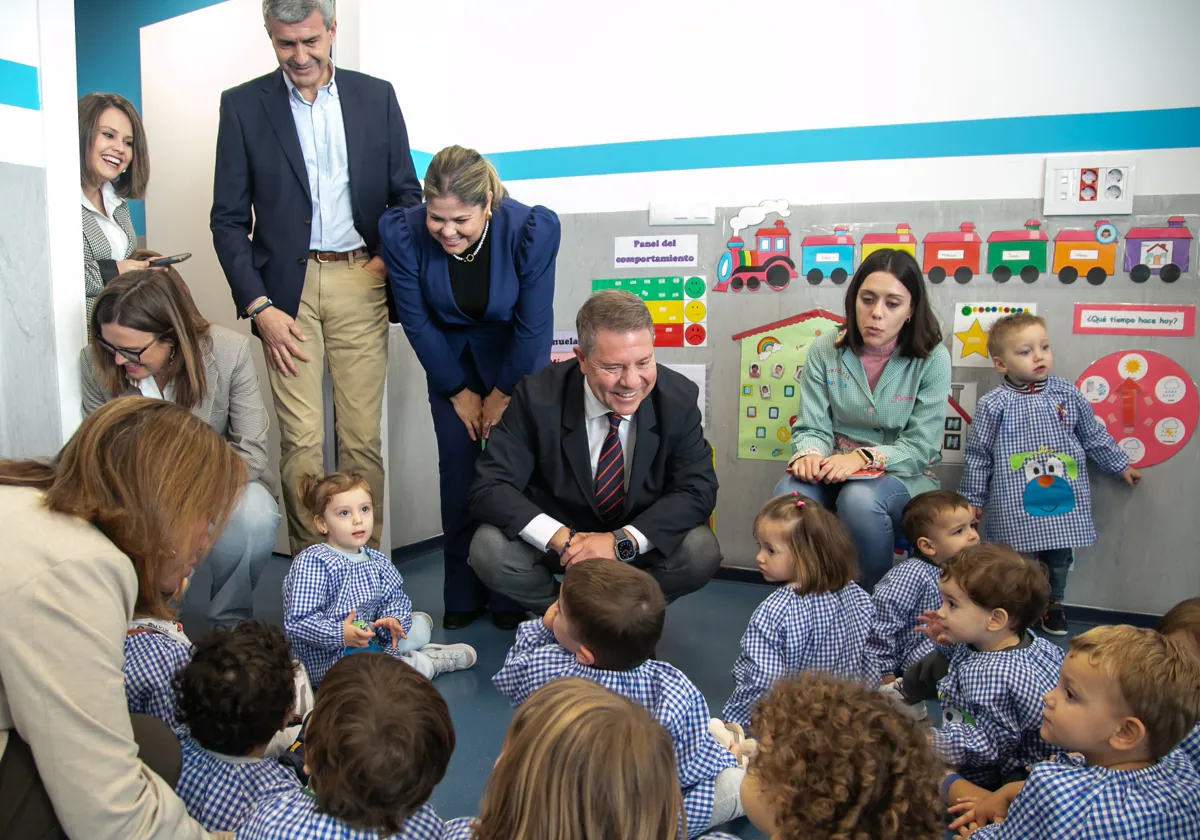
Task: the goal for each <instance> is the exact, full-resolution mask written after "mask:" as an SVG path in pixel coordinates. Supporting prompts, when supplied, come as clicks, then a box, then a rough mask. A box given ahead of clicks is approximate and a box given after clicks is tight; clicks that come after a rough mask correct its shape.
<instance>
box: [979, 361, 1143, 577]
mask: <svg viewBox="0 0 1200 840" xmlns="http://www.w3.org/2000/svg"><path fill="white" fill-rule="evenodd" d="M1035 387H1036V386H1035ZM964 458H965V460H966V466H965V467H964V469H963V477H962V483H961V484H960V485H959V488H958V490H959V492H960V493H962V495H963V496H965V497H966V499H967V501H968V502H970V503H971V504H972V505H975V506H976V507H984V506H985V505H986V506H987V509H988V515H987V538H988V541H989V542H1000V543H1004V544H1005V545H1009V546H1012V547H1013V548H1015V549H1016V550H1017V551H1022V552H1025V553H1029V554H1032V553H1036V552H1039V551H1052V550H1054V549H1058V548H1078V547H1080V546H1087V545H1091V544H1092V543H1094V542H1095V541H1096V525H1095V523H1094V522H1093V521H1092V491H1091V487H1090V486H1089V484H1088V470H1087V466H1088V459H1089V458H1090V459H1091V460H1093V461H1095V462H1096V465H1097V466H1098V467H1100V469H1102V470H1104V471H1105V472H1107V473H1111V474H1112V475H1120V474H1121V473H1122V472H1124V471H1125V470H1126V469H1127V468H1128V467H1129V456H1128V455H1126V454H1125V453H1124V452H1123V451H1122V450H1121V448H1120V447H1119V446H1117V443H1116V441H1114V440H1113V437H1112V435H1110V434H1109V433H1108V430H1107V429H1106V428H1105V427H1104V425H1103V424H1102V423H1100V422H1099V421H1098V420H1097V418H1096V415H1095V413H1094V412H1093V411H1092V406H1091V403H1089V402H1088V401H1087V400H1086V399H1084V397H1083V394H1081V393H1079V391H1078V390H1076V388H1075V386H1074V385H1072V384H1071V383H1070V382H1068V381H1067V380H1065V379H1061V378H1060V377H1057V376H1051V377H1049V378H1048V379H1047V380H1046V385H1045V387H1044V388H1043V389H1042V390H1040V391H1036V392H1030V391H1028V390H1017V389H1016V388H1015V387H1014V386H1012V385H1010V384H1008V383H1006V384H1005V385H1003V386H1001V387H999V388H994V389H992V390H991V391H988V392H987V393H986V394H984V396H983V398H982V399H981V400H980V401H979V404H978V405H977V406H976V408H975V418H974V420H973V421H972V423H971V428H970V431H969V432H968V433H967V445H966V450H965V452H964Z"/></svg>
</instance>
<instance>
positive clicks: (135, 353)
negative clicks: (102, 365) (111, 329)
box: [96, 328, 171, 365]
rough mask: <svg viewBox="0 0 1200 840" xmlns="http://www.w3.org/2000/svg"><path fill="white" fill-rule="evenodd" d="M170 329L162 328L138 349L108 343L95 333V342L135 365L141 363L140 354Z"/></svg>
mask: <svg viewBox="0 0 1200 840" xmlns="http://www.w3.org/2000/svg"><path fill="white" fill-rule="evenodd" d="M170 331H171V330H170V328H168V329H165V330H163V331H162V332H160V333H159V334H158V335H156V336H154V338H153V339H152V340H151V341H150V343H149V344H147V345H146V346H145V347H142V348H140V349H138V350H134V349H132V348H128V347H117V346H116V345H114V344H109V343H108V342H107V341H105V340H104V339H103V338H101V337H100V336H99V334H97V335H96V343H97V344H99V345H100V346H101V347H103V348H104V349H105V350H107V351H108V352H109V353H113V354H116V355H120V356H121V358H123V359H125V361H127V362H133V363H134V364H135V365H140V364H141V363H142V354H143V353H145V352H146V351H147V350H149V349H150V348H151V347H153V346H154V345H155V344H157V343H158V341H159V339H160V338H162V337H163V336H164V335H166V334H167V333H169V332H170Z"/></svg>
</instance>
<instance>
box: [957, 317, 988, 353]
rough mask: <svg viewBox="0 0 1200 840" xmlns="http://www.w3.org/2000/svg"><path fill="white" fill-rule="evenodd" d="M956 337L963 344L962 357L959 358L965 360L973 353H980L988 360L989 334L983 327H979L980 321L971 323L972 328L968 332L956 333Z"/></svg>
mask: <svg viewBox="0 0 1200 840" xmlns="http://www.w3.org/2000/svg"><path fill="white" fill-rule="evenodd" d="M954 337H955V338H957V339H958V340H959V341H961V342H962V346H963V347H962V356H960V357H959V358H962V359H965V358H967V356H970V355H971V354H972V353H978V354H979V355H980V356H983V358H985V359H986V358H987V357H988V354H987V332H985V331H984V329H983V327H981V326H979V319H978V318H976V319H975V320H974V321H972V322H971V326H970V328H969V329H967V331H966V332H956V333H955V334H954Z"/></svg>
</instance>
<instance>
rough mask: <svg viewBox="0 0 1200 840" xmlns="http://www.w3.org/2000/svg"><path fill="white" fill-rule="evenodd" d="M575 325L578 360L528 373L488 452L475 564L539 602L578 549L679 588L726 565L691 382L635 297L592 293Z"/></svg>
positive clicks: (546, 601)
mask: <svg viewBox="0 0 1200 840" xmlns="http://www.w3.org/2000/svg"><path fill="white" fill-rule="evenodd" d="M575 323H576V328H577V330H578V332H579V347H578V348H576V350H575V355H576V357H577V361H574V362H562V363H559V364H552V365H550V366H548V367H546V368H544V369H542V370H541V371H540V372H538V373H535V374H532V375H530V376H526V377H525V378H524V379H522V380H521V382H520V383H519V384H518V385H517V387H516V389H515V390H514V392H513V396H512V401H511V402H510V403H509V405H508V408H506V409H505V411H504V415H503V416H502V417H501V420H500V424H499V425H498V426H496V427H494V428H493V429H492V432H491V436H490V437H489V438H488V441H487V448H486V449H484V451H483V454H482V455H481V456H480V458H479V461H478V464H477V466H476V475H475V481H474V483H473V484H472V485H471V494H470V503H471V513H472V514H473V515H474V516H475V517H476V518H478V519H479V520H480V522H482V523H484V524H482V525H480V527H479V530H478V531H476V532H475V537H474V539H473V540H472V541H471V558H470V562H471V566H472V568H474V569H475V571H476V573H477V574H478V575H479V577H480V579H481V580H482V581H483V582H484V583H485V584H486V585H487V586H488V588H490V589H493V590H495V591H497V592H502V593H503V594H505V595H508V596H509V597H511V598H513V599H514V600H516V601H517V602H519V603H520V604H522V605H523V606H525V607H526V608H527V609H531V610H534V611H537V612H545V611H546V609H547V608H549V606H550V605H551V604H552V603H554V601H555V600H556V599H557V597H558V595H557V592H558V584H557V582H556V581H555V579H554V575H555V574H556V573H558V572H561V571H562V570H563V569H564V568H566V567H568V566H570V565H572V564H573V563H578V562H582V561H596V562H625V563H632V564H633V565H636V566H639V567H642V568H644V569H646V571H648V572H649V573H650V574H651V575H653V576H654V578H655V580H657V581H658V584H659V586H660V587H662V590H663V594H664V595H665V596H666V597H667V599H668V600H674V599H675V598H678V597H680V596H682V595H686V594H688V593H689V592H694V591H695V590H697V589H699V588H700V587H702V586H704V584H705V583H707V582H708V580H709V579H710V578H711V577H712V576H713V574H714V573H715V572H716V571H717V568H718V567H719V566H720V565H721V548H720V546H719V545H718V543H717V538H716V536H714V535H713V532H712V530H711V529H710V528H709V527H708V518H709V516H710V515H711V513H712V511H713V508H714V507H715V506H716V502H717V475H716V472H715V470H714V469H713V460H712V459H713V454H712V447H710V446H709V445H708V441H706V440H705V439H704V429H703V427H702V426H701V425H700V409H699V408H698V407H697V406H696V396H697V389H696V385H695V384H694V383H692V382H691V381H690V380H688V379H687V378H686V377H683V376H681V375H680V374H678V373H676V372H675V371H673V370H670V369H669V368H665V367H660V366H659V365H658V364H657V363H656V362H655V360H654V324H653V322H652V321H651V319H650V311H649V310H648V309H647V308H646V304H645V303H644V302H643V301H642V299H641V298H639V297H637V296H636V295H632V294H630V293H629V292H618V291H608V292H600V293H598V294H596V295H593V296H592V297H591V298H589V299H588V301H587V303H585V304H584V305H583V307H582V308H581V309H580V310H579V314H578V316H577V317H576V321H575Z"/></svg>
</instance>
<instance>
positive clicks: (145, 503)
mask: <svg viewBox="0 0 1200 840" xmlns="http://www.w3.org/2000/svg"><path fill="white" fill-rule="evenodd" d="M246 481H247V477H246V465H245V464H244V463H243V462H242V459H241V458H240V457H239V456H238V454H237V453H236V452H234V450H233V447H231V446H230V445H229V444H227V443H226V442H225V441H224V440H222V439H221V438H220V437H219V436H218V435H217V433H216V432H214V431H213V430H212V427H211V426H209V425H208V424H207V423H205V422H204V421H203V420H200V419H198V418H197V417H195V416H193V415H192V414H191V413H189V412H188V411H187V410H186V409H184V408H181V407H179V406H177V405H175V404H173V403H169V402H164V401H162V400H154V399H150V398H148V397H121V398H120V399H116V400H113V401H111V402H108V403H105V404H104V405H102V406H100V408H98V409H96V410H95V411H94V412H92V413H91V414H89V415H88V416H87V417H85V418H84V420H83V423H82V424H81V425H80V426H79V429H78V430H77V431H76V432H75V434H74V435H72V436H71V439H70V440H69V441H67V444H66V446H64V447H63V448H62V450H61V451H60V452H59V453H58V455H57V456H56V457H55V458H54V460H53V461H51V462H50V463H49V464H46V463H42V462H39V461H0V485H13V486H20V487H34V488H37V489H38V490H42V491H43V492H44V493H45V495H46V507H47V508H49V509H50V510H52V511H54V512H56V513H62V514H65V515H67V516H76V517H78V518H80V519H82V520H84V521H86V522H90V523H92V524H93V525H95V526H96V527H97V528H99V529H100V531H101V532H103V533H104V535H105V536H106V537H108V539H109V540H111V541H112V543H113V545H115V546H116V547H117V548H119V549H120V550H121V551H122V552H123V553H124V554H126V555H127V556H128V557H129V559H130V560H132V561H133V567H134V569H135V570H137V576H138V596H137V603H136V604H135V605H134V611H135V612H136V613H137V614H139V615H149V616H157V617H159V618H171V617H173V615H174V611H173V610H172V609H171V608H170V607H169V606H168V605H167V603H166V598H165V597H164V596H163V593H162V592H161V591H160V587H159V573H160V570H161V568H162V566H163V564H164V563H165V562H167V561H168V560H169V559H170V558H171V557H172V556H173V555H174V554H175V553H176V552H178V551H185V550H188V549H189V547H190V546H189V544H190V542H191V540H192V538H193V534H194V531H195V528H196V526H197V524H198V523H200V522H204V521H208V522H211V523H212V531H211V534H210V539H212V540H214V541H215V540H216V538H217V536H218V535H220V533H221V529H222V528H223V527H224V526H225V522H226V521H227V520H228V519H229V514H230V512H231V511H232V510H233V506H234V504H235V503H236V501H237V498H238V494H239V493H240V492H241V490H242V485H244V484H245V483H246Z"/></svg>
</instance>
